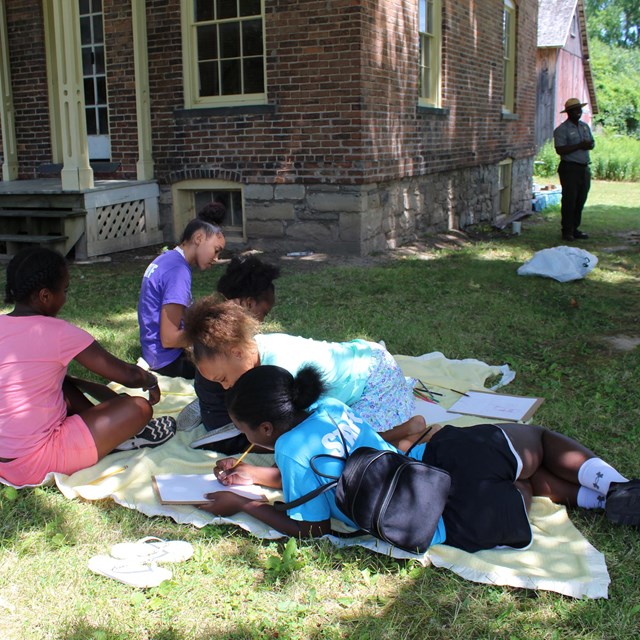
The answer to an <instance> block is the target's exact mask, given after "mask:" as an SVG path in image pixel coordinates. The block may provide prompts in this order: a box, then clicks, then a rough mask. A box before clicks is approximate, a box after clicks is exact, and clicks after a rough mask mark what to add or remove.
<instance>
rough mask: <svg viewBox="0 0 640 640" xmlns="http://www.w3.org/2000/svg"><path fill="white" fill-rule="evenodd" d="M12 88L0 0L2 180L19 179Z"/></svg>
mask: <svg viewBox="0 0 640 640" xmlns="http://www.w3.org/2000/svg"><path fill="white" fill-rule="evenodd" d="M14 115H15V114H14V109H13V90H12V88H11V66H10V64H9V41H8V38H7V14H6V12H5V6H4V0H0V126H1V127H2V156H3V158H4V162H3V163H2V180H3V181H4V182H8V181H9V180H17V179H18V152H17V148H16V127H15V119H14Z"/></svg>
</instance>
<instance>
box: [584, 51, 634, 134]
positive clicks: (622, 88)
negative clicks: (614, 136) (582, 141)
mask: <svg viewBox="0 0 640 640" xmlns="http://www.w3.org/2000/svg"><path fill="white" fill-rule="evenodd" d="M590 50H591V66H592V69H593V75H594V79H595V87H596V94H597V96H598V107H599V113H598V114H597V115H596V116H595V118H594V121H595V122H596V123H597V124H600V125H602V126H603V127H604V128H605V129H608V130H612V131H616V132H617V133H621V134H625V135H631V136H634V137H637V138H638V137H640V120H639V118H640V116H639V115H638V114H639V112H640V49H631V50H630V49H623V48H622V47H616V46H610V45H606V44H604V43H602V42H600V41H598V40H594V41H592V42H591V44H590Z"/></svg>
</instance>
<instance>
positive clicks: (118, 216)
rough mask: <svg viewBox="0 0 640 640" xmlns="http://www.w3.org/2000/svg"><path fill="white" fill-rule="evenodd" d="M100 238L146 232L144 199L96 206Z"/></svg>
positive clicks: (110, 238) (122, 236)
mask: <svg viewBox="0 0 640 640" xmlns="http://www.w3.org/2000/svg"><path fill="white" fill-rule="evenodd" d="M96 216H97V222H98V224H97V231H98V240H114V239H117V238H126V237H129V236H135V235H137V234H140V233H144V231H145V229H146V223H145V208H144V200H134V201H132V202H121V203H119V204H112V205H109V206H106V207H97V208H96Z"/></svg>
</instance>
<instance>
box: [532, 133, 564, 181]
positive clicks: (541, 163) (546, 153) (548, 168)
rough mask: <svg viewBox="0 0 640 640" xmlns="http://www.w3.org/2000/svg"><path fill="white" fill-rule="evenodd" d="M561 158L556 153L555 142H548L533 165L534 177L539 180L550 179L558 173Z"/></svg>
mask: <svg viewBox="0 0 640 640" xmlns="http://www.w3.org/2000/svg"><path fill="white" fill-rule="evenodd" d="M559 163H560V156H559V155H558V154H557V153H556V150H555V148H554V146H553V140H547V141H546V142H545V143H544V145H542V147H541V149H540V151H538V155H537V156H536V159H535V162H534V165H533V175H534V176H536V177H538V178H550V177H551V176H554V175H555V174H556V173H558V164H559Z"/></svg>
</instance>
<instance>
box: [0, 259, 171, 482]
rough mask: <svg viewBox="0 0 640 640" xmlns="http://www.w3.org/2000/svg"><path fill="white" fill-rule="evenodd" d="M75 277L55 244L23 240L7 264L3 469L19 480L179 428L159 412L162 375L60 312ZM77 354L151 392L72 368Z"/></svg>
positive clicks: (0, 319) (0, 475)
mask: <svg viewBox="0 0 640 640" xmlns="http://www.w3.org/2000/svg"><path fill="white" fill-rule="evenodd" d="M68 286H69V271H68V269H67V266H66V262H65V259H64V258H63V256H62V255H60V254H59V253H57V252H55V251H52V250H50V249H44V248H40V247H32V248H28V249H24V250H23V251H21V252H20V253H18V254H17V255H16V256H15V257H14V258H13V259H12V260H11V262H10V263H9V266H8V268H7V286H6V300H5V301H6V302H9V303H14V304H15V307H14V309H13V311H11V312H10V313H8V314H6V315H0V479H3V480H5V481H6V482H9V483H11V484H13V485H16V486H22V485H29V484H30V485H33V484H39V483H41V482H42V481H43V480H44V478H45V476H46V475H47V473H49V472H59V473H65V474H71V473H74V472H75V471H78V470H79V469H84V468H86V467H89V466H91V465H93V464H95V463H96V462H97V461H98V460H99V459H101V458H103V457H104V456H106V455H107V454H108V453H110V452H111V451H113V450H114V449H121V450H124V449H132V448H138V447H140V446H156V445H158V444H161V443H162V442H164V441H166V440H168V439H169V438H170V437H171V436H172V435H173V434H174V433H175V421H174V422H173V424H172V423H171V421H172V420H173V419H167V418H158V419H155V420H151V417H152V415H153V409H152V405H154V404H156V403H157V402H158V400H159V399H160V390H159V388H158V381H157V379H156V377H155V376H154V375H152V374H151V373H149V372H148V371H145V370H144V369H141V368H140V367H137V366H135V365H132V364H128V363H126V362H123V361H122V360H119V359H118V358H116V357H115V356H113V355H112V354H110V353H109V352H108V351H106V350H105V349H104V348H102V347H101V346H100V345H99V344H98V343H97V342H96V341H95V340H94V339H93V337H92V336H91V335H90V334H88V333H87V332H86V331H84V330H82V329H80V328H78V327H76V326H74V325H72V324H70V323H68V322H66V321H64V320H61V319H59V318H57V317H56V316H57V315H58V313H59V311H60V309H61V308H62V307H63V305H64V303H65V301H66V295H67V289H68ZM71 360H75V361H76V362H78V363H80V364H81V365H83V366H84V367H86V368H87V369H89V370H90V371H93V372H94V373H96V374H98V375H100V376H102V377H103V378H106V379H108V380H112V381H115V382H118V383H120V384H122V385H124V386H126V387H132V388H135V387H141V388H142V389H143V390H145V391H148V392H149V400H147V399H146V398H142V397H130V396H127V395H117V394H116V393H115V392H114V391H112V390H111V389H109V388H108V387H106V386H104V385H101V384H98V383H95V382H89V381H86V380H80V379H77V378H72V377H70V376H68V375H67V365H68V364H69V362H70V361H71ZM85 392H86V393H89V394H90V395H91V396H92V397H94V398H96V400H98V401H99V403H98V404H93V403H92V402H91V401H90V400H89V398H88V397H87V396H86V395H85Z"/></svg>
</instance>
